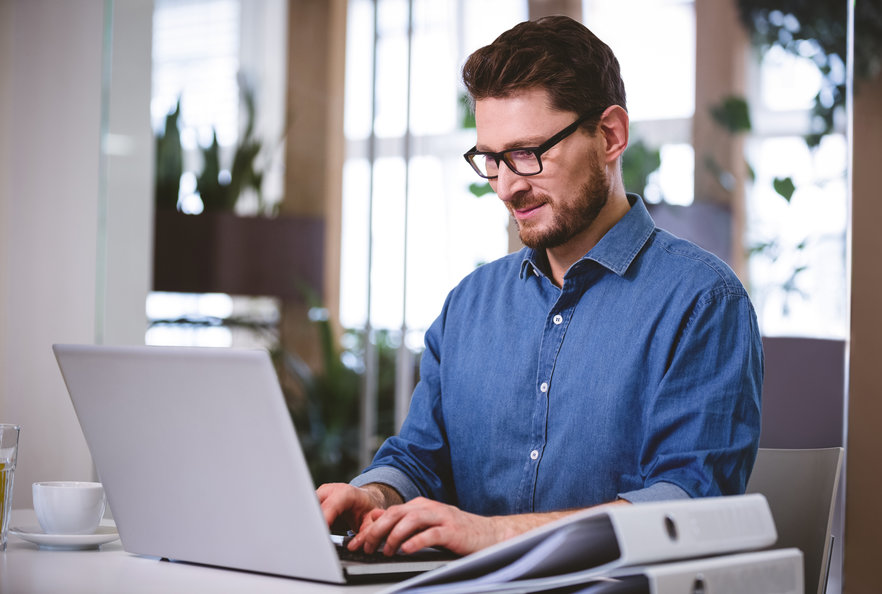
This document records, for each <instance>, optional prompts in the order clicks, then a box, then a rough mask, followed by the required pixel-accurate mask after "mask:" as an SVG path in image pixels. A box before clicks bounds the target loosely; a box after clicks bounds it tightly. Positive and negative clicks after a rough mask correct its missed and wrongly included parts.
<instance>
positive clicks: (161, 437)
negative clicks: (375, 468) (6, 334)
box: [52, 345, 450, 583]
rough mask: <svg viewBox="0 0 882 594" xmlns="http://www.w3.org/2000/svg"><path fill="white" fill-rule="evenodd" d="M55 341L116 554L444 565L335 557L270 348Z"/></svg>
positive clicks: (224, 562) (347, 566)
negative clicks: (108, 513)
mask: <svg viewBox="0 0 882 594" xmlns="http://www.w3.org/2000/svg"><path fill="white" fill-rule="evenodd" d="M52 348H53V351H54V353H55V357H56V359H57V361H58V365H59V367H60V369H61V373H62V376H63V377H64V381H65V384H66V385H67V389H68V392H69V394H70V398H71V401H72V402H73V406H74V409H75V410H76V414H77V418H78V419H79V422H80V426H81V427H82V429H83V433H84V435H85V438H86V442H87V444H88V446H89V450H90V451H91V454H92V458H93V461H94V463H95V466H96V468H97V471H98V475H99V480H100V481H101V482H102V483H103V484H104V489H105V493H106V495H107V501H108V506H109V507H110V509H111V510H112V513H113V517H114V520H115V522H116V525H117V530H118V532H119V536H120V541H121V543H122V546H123V549H125V550H126V551H128V552H130V553H134V554H138V555H147V556H152V557H159V558H165V559H169V560H173V561H185V562H193V563H199V564H205V565H213V566H219V567H225V568H232V569H239V570H247V571H253V572H260V573H267V574H273V575H280V576H289V577H294V578H300V579H307V580H316V581H322V582H330V583H350V582H364V581H395V580H397V579H404V578H405V577H410V576H412V575H414V574H415V573H419V572H423V571H427V570H430V569H433V568H435V567H439V566H441V565H443V564H444V563H446V562H447V561H448V560H449V557H450V556H449V555H446V556H442V558H440V559H439V558H426V557H427V555H421V556H417V557H410V558H407V559H406V560H404V561H401V560H395V561H389V562H382V563H372V562H352V561H342V560H341V559H340V558H339V557H338V553H337V548H338V547H336V546H335V544H334V542H332V537H331V536H330V534H329V530H328V526H327V524H326V523H325V520H324V516H323V515H322V513H321V509H320V506H319V503H318V498H317V497H316V494H315V485H314V484H313V481H312V478H311V476H310V474H309V469H308V467H307V464H306V460H305V458H304V455H303V451H302V448H301V446H300V443H299V441H298V439H297V434H296V432H295V429H294V426H293V424H292V422H291V417H290V414H289V412H288V408H287V406H286V404H285V400H284V397H283V394H282V390H281V388H280V386H279V382H278V376H277V375H276V371H275V368H274V367H273V364H272V361H271V359H270V357H269V354H268V353H267V352H266V351H262V350H245V349H226V348H198V347H155V346H133V347H112V346H94V345H53V347H52Z"/></svg>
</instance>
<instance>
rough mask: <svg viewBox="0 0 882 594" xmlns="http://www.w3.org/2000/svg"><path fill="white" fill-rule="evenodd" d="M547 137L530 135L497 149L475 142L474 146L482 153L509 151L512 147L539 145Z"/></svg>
mask: <svg viewBox="0 0 882 594" xmlns="http://www.w3.org/2000/svg"><path fill="white" fill-rule="evenodd" d="M552 134H554V133H553V132H552ZM548 138H550V136H549V137H536V136H530V137H527V138H522V139H518V140H515V141H512V142H509V143H506V144H504V145H502V148H501V149H500V150H498V151H492V150H490V149H488V148H487V147H486V146H482V145H481V144H476V145H475V148H476V149H477V150H479V151H480V152H482V153H497V152H498V153H503V152H505V151H510V150H513V149H519V148H527V147H530V148H532V147H537V146H539V145H541V144H542V143H543V142H545V141H546V140H548Z"/></svg>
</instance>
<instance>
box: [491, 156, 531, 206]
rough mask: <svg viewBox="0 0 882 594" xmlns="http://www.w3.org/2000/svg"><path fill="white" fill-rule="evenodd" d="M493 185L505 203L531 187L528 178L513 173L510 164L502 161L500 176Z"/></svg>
mask: <svg viewBox="0 0 882 594" xmlns="http://www.w3.org/2000/svg"><path fill="white" fill-rule="evenodd" d="M492 185H493V186H494V187H493V189H494V190H496V195H497V196H499V198H500V199H501V200H502V201H503V202H508V201H509V200H511V199H512V197H514V196H516V195H517V194H518V193H520V192H523V191H524V190H527V189H529V187H530V183H529V182H528V181H527V178H526V177H524V176H523V175H518V174H517V173H515V172H514V171H512V170H511V169H510V168H509V166H508V164H506V163H505V161H502V160H500V162H499V170H498V176H497V178H496V180H495V183H494V184H492Z"/></svg>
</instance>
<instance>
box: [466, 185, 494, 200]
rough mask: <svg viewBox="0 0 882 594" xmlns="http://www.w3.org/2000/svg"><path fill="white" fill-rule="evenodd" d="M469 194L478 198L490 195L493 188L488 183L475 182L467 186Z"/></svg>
mask: <svg viewBox="0 0 882 594" xmlns="http://www.w3.org/2000/svg"><path fill="white" fill-rule="evenodd" d="M469 192H471V193H472V194H474V195H475V196H477V197H478V198H480V197H481V196H484V195H486V194H492V193H493V188H492V187H491V186H490V182H484V183H481V182H475V183H473V184H470V185H469Z"/></svg>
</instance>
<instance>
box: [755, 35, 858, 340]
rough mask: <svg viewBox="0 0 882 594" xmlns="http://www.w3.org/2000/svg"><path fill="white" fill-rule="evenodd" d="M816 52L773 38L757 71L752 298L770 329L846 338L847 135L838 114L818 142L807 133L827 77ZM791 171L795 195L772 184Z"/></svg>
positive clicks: (766, 328) (766, 330)
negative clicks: (796, 50)
mask: <svg viewBox="0 0 882 594" xmlns="http://www.w3.org/2000/svg"><path fill="white" fill-rule="evenodd" d="M806 49H807V50H809V49H810V48H806ZM810 55H811V54H810V52H808V51H807V54H806V56H805V57H799V56H795V55H793V54H789V53H787V52H785V51H783V50H781V49H780V48H777V47H773V48H771V49H770V51H768V52H766V53H765V54H764V55H763V56H762V57H761V59H760V60H759V61H758V63H757V65H756V68H755V69H754V71H753V72H752V78H751V80H752V83H753V85H752V92H751V96H750V98H749V99H750V101H749V102H750V106H751V116H752V119H753V132H752V134H751V137H750V139H749V142H748V146H747V159H748V162H749V163H750V164H751V166H752V167H753V169H754V173H755V181H754V182H753V184H752V188H751V189H750V191H749V193H748V196H747V211H748V245H749V246H750V247H751V248H752V251H751V256H750V260H749V263H750V288H751V297H752V298H753V301H754V305H755V306H756V309H757V315H758V317H759V321H760V328H761V330H762V332H763V334H764V335H768V336H780V335H789V336H813V337H819V338H844V337H845V336H846V331H847V326H846V319H847V308H848V304H847V303H846V291H845V283H846V277H845V262H846V244H845V230H846V225H847V208H848V206H847V204H848V203H847V187H846V183H847V182H846V168H847V158H848V157H847V143H846V138H845V131H844V122H841V121H836V120H834V121H836V122H837V125H836V127H835V130H834V133H833V134H829V135H827V136H824V137H823V138H822V140H821V142H820V144H819V145H818V146H817V147H816V148H810V147H809V146H808V145H807V144H806V142H805V140H804V138H803V137H804V135H806V134H808V133H809V132H810V130H811V115H810V112H811V107H812V103H811V101H812V99H813V97H814V96H815V95H816V94H817V93H818V91H819V90H820V89H821V81H822V77H821V74H820V72H819V71H818V68H817V66H816V65H815V63H814V62H813V61H812V60H811V57H810ZM842 76H843V77H844V71H843V73H842ZM785 180H791V181H792V183H793V188H792V195H790V196H789V199H787V198H785V196H784V195H782V194H781V192H779V191H777V190H776V189H775V185H776V183H777V184H778V186H779V188H780V189H782V190H783V191H784V193H785V194H787V193H788V191H789V189H788V187H787V182H786V181H785Z"/></svg>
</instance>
